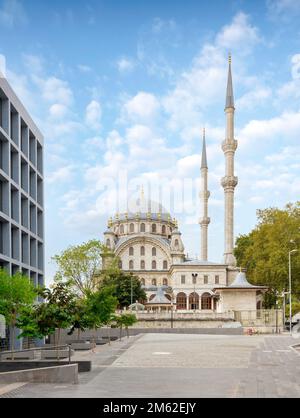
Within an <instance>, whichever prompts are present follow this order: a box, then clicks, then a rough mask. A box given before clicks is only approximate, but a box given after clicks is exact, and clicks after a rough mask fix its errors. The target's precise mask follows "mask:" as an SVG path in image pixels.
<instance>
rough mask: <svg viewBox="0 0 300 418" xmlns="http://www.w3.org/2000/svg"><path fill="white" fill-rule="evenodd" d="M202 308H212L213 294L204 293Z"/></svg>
mask: <svg viewBox="0 0 300 418" xmlns="http://www.w3.org/2000/svg"><path fill="white" fill-rule="evenodd" d="M201 309H211V295H210V294H209V293H203V295H202V297H201Z"/></svg>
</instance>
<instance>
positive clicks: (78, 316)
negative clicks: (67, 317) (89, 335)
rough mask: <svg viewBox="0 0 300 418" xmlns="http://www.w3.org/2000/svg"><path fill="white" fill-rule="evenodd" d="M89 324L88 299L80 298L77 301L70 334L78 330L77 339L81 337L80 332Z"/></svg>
mask: <svg viewBox="0 0 300 418" xmlns="http://www.w3.org/2000/svg"><path fill="white" fill-rule="evenodd" d="M88 326H89V317H88V312H87V299H86V298H80V299H77V300H76V301H75V306H74V310H73V322H72V327H71V329H70V331H69V332H68V335H72V334H73V333H74V331H75V330H77V339H78V340H79V339H80V333H81V332H83V331H85V330H86V329H87V328H88Z"/></svg>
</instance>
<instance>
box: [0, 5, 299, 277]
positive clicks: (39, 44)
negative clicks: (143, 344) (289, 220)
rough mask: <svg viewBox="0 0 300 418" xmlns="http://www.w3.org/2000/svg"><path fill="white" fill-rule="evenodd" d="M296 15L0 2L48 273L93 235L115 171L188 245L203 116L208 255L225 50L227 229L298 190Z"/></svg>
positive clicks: (193, 242) (118, 186)
mask: <svg viewBox="0 0 300 418" xmlns="http://www.w3.org/2000/svg"><path fill="white" fill-rule="evenodd" d="M299 23H300V0H267V1H263V0H259V1H254V0H252V1H242V0H237V1H225V0H224V1H221V0H218V1H217V0H214V1H211V2H204V1H192V0H186V1H184V2H183V1H178V0H177V1H174V0H172V1H169V0H164V1H163V2H162V1H141V0H140V1H138V0H135V1H134V0H118V1H117V0H115V1H113V0H110V1H99V0H98V1H89V2H83V1H51V2H50V1H43V2H37V1H30V0H26V1H23V2H22V1H21V0H4V1H3V0H0V65H1V67H2V70H4V67H5V63H6V76H7V78H8V80H9V81H10V83H11V85H12V86H13V88H14V89H15V91H16V92H17V94H18V95H19V97H20V98H21V100H22V101H23V103H24V104H25V106H26V107H27V108H28V110H29V112H30V113H31V114H32V116H33V118H34V120H35V121H36V123H37V125H38V126H39V127H40V129H41V130H42V132H43V134H44V136H45V176H46V182H45V193H46V272H47V280H48V281H49V280H51V277H52V276H53V273H54V271H55V266H54V265H53V264H52V263H50V257H51V256H52V255H54V254H55V253H57V252H59V251H61V250H62V249H64V248H65V247H67V246H68V245H70V244H75V243H80V242H83V241H85V240H87V239H89V238H94V237H95V238H102V232H103V231H104V230H105V228H106V222H107V219H108V217H109V216H110V215H111V214H113V213H114V212H115V211H116V210H118V209H119V210H121V209H122V206H123V205H124V202H125V201H126V200H127V195H126V193H125V186H124V187H123V186H122V184H123V185H125V184H126V183H125V180H126V179H127V180H128V183H129V186H128V187H129V193H128V194H129V196H131V195H136V194H137V193H138V192H137V190H138V187H139V185H141V184H143V185H144V187H145V189H146V194H147V193H148V194H149V193H150V192H149V190H148V185H149V184H151V193H152V198H154V199H155V193H156V192H157V191H158V190H160V194H161V195H162V201H163V203H164V205H165V206H166V207H167V208H169V206H170V210H171V212H172V215H173V214H174V216H175V217H176V218H177V219H178V221H179V226H180V229H181V231H182V233H183V239H184V243H185V247H186V251H187V252H188V253H189V255H192V256H194V255H195V254H199V252H200V251H199V246H200V233H199V225H198V224H197V222H198V218H199V212H200V208H199V200H198V197H197V193H198V189H199V174H200V172H199V165H200V150H201V132H202V127H203V126H205V127H206V137H207V147H208V165H209V189H210V191H211V197H210V200H209V215H210V217H211V224H210V226H209V258H210V259H211V260H212V261H219V260H221V257H222V254H223V216H224V212H223V206H224V204H223V190H222V188H221V186H220V178H221V177H222V176H223V175H224V174H223V173H224V157H223V153H222V150H221V142H222V140H223V139H224V132H225V117H224V100H225V88H226V73H227V56H228V52H229V51H230V52H231V53H232V62H233V64H232V67H233V83H234V93H235V102H236V138H237V139H238V141H239V147H238V150H237V152H236V175H237V176H238V177H239V184H238V187H237V189H236V207H235V209H236V222H235V233H236V235H238V234H240V233H247V232H249V230H251V228H253V226H254V225H255V222H256V209H258V208H265V207H269V206H279V207H282V206H283V205H284V204H285V203H287V202H289V201H292V202H293V201H296V200H297V199H298V200H299V195H300V175H299V174H300V158H299V156H300V144H299V141H300V102H299V101H300V24H299ZM122 182H123V183H122ZM116 190H117V191H118V196H119V207H117V204H116V199H115V196H116ZM168 190H171V196H173V197H174V196H175V195H176V196H177V197H176V199H177V200H176V199H175V198H174V199H173V201H172V199H171V203H170V199H169V198H168V196H169V195H168ZM182 190H183V192H182ZM182 193H184V196H183V197H182ZM174 200H176V202H177V203H176V202H175V205H174ZM180 201H184V207H180V205H178V203H180ZM172 202H173V203H172ZM169 203H170V205H169Z"/></svg>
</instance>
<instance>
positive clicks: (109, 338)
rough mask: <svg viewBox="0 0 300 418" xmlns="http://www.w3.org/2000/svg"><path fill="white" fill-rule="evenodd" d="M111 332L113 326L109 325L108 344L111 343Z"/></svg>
mask: <svg viewBox="0 0 300 418" xmlns="http://www.w3.org/2000/svg"><path fill="white" fill-rule="evenodd" d="M110 332H111V326H110V325H108V344H109V345H110Z"/></svg>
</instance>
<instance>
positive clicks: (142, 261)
mask: <svg viewBox="0 0 300 418" xmlns="http://www.w3.org/2000/svg"><path fill="white" fill-rule="evenodd" d="M141 270H145V261H144V260H141Z"/></svg>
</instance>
